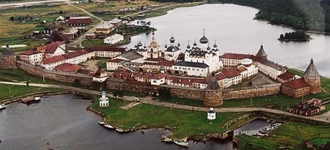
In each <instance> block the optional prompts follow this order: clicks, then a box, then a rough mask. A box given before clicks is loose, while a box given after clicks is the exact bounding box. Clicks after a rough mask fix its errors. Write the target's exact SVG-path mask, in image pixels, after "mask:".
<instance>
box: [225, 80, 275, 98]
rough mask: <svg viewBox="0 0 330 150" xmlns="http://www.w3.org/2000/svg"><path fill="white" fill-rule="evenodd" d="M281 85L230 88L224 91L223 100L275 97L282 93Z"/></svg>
mask: <svg viewBox="0 0 330 150" xmlns="http://www.w3.org/2000/svg"><path fill="white" fill-rule="evenodd" d="M280 90H281V84H270V85H264V86H261V87H246V88H230V89H224V90H223V98H224V99H225V100H228V99H242V98H252V97H262V96H266V95H275V94H278V93H280Z"/></svg>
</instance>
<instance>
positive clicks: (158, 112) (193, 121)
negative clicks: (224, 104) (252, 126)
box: [91, 99, 241, 138]
mask: <svg viewBox="0 0 330 150" xmlns="http://www.w3.org/2000/svg"><path fill="white" fill-rule="evenodd" d="M128 103H129V102H127V101H122V100H116V99H110V107H109V108H99V107H98V101H97V100H96V101H94V103H93V104H92V106H91V107H92V108H94V109H96V110H98V111H100V112H101V113H104V114H106V119H107V122H108V123H110V124H111V125H114V126H117V127H120V128H123V129H129V128H131V127H134V126H136V125H139V126H147V127H164V126H171V127H175V129H174V130H173V135H172V136H173V137H175V138H184V137H188V136H194V135H195V136H198V135H201V134H202V135H204V134H207V133H223V132H225V131H226V129H224V128H223V127H221V125H223V124H224V123H225V122H227V121H229V120H230V119H233V118H235V117H237V116H239V115H241V113H220V114H217V119H216V120H214V121H212V124H210V121H208V120H207V119H206V112H196V111H188V110H181V109H173V108H167V107H161V106H154V105H149V104H139V105H137V106H135V107H133V108H131V109H128V110H123V109H121V108H119V107H121V106H124V105H127V104H128Z"/></svg>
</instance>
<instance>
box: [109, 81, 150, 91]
mask: <svg viewBox="0 0 330 150" xmlns="http://www.w3.org/2000/svg"><path fill="white" fill-rule="evenodd" d="M106 87H107V89H110V90H114V89H122V90H126V91H131V92H139V93H143V94H148V93H149V92H150V91H154V88H155V87H154V86H152V85H150V84H141V83H135V82H125V81H124V80H120V79H115V78H108V79H107V81H106Z"/></svg>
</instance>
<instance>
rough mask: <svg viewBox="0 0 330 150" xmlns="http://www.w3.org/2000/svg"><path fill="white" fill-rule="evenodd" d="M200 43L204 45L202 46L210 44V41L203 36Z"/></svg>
mask: <svg viewBox="0 0 330 150" xmlns="http://www.w3.org/2000/svg"><path fill="white" fill-rule="evenodd" d="M199 42H200V43H202V44H206V43H208V42H209V40H208V39H207V38H206V37H205V36H203V37H202V38H201V39H200V40H199Z"/></svg>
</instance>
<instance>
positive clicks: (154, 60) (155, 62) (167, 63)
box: [143, 57, 174, 66]
mask: <svg viewBox="0 0 330 150" xmlns="http://www.w3.org/2000/svg"><path fill="white" fill-rule="evenodd" d="M145 60H146V61H152V62H145V63H143V64H146V65H157V66H172V65H173V64H174V61H168V60H166V59H164V58H161V57H159V58H147V59H145Z"/></svg>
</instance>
